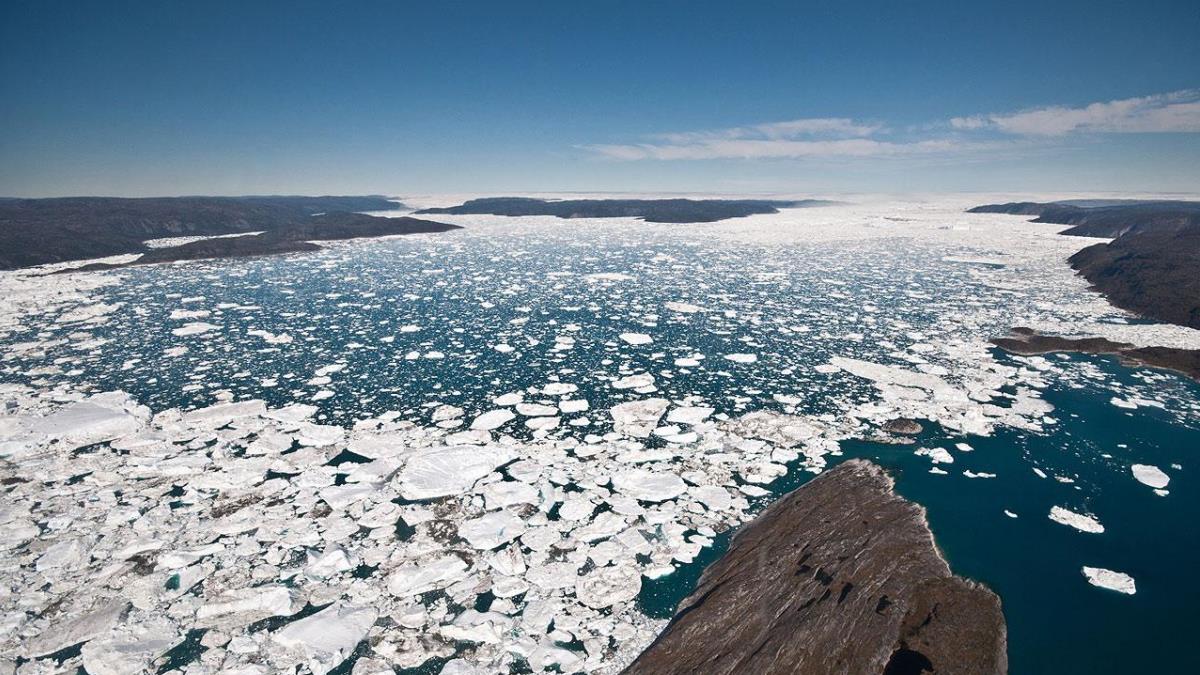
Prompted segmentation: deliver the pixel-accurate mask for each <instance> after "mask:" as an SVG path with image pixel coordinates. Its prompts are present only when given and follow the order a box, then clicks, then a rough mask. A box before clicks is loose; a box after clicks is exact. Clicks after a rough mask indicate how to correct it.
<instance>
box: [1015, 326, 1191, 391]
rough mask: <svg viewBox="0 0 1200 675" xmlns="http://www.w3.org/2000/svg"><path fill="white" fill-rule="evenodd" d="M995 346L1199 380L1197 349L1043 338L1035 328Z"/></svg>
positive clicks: (1018, 330) (1025, 353) (1021, 330)
mask: <svg viewBox="0 0 1200 675" xmlns="http://www.w3.org/2000/svg"><path fill="white" fill-rule="evenodd" d="M992 344H994V345H996V346H997V347H999V348H1001V349H1003V350H1004V351H1006V352H1011V353H1013V354H1020V355H1022V356H1034V355H1037V354H1049V353H1051V352H1080V353H1083V354H1111V355H1113V356H1118V357H1120V358H1121V359H1122V360H1123V361H1126V362H1129V363H1133V364H1137V365H1144V366H1151V367H1153V368H1165V369H1167V370H1174V371H1177V372H1180V373H1183V374H1184V375H1187V376H1188V377H1190V378H1192V379H1194V380H1198V381H1200V351H1196V350H1194V349H1172V348H1170V347H1137V346H1135V345H1131V344H1129V343H1126V342H1113V341H1112V340H1109V339H1106V338H1070V337H1059V336H1056V335H1042V334H1041V333H1038V332H1037V331H1035V330H1033V329H1032V328H1024V327H1017V328H1013V329H1012V333H1011V334H1010V335H1008V336H1007V337H1002V338H995V339H993V340H992Z"/></svg>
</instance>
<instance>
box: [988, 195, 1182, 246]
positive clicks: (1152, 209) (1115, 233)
mask: <svg viewBox="0 0 1200 675" xmlns="http://www.w3.org/2000/svg"><path fill="white" fill-rule="evenodd" d="M968 213H1011V214H1014V215H1018V216H1037V218H1034V219H1033V222H1035V223H1055V224H1058V225H1071V226H1072V227H1070V228H1068V229H1066V230H1063V234H1070V235H1075V236H1079V237H1106V238H1112V237H1119V236H1121V235H1123V234H1125V233H1126V232H1131V231H1134V230H1150V229H1173V228H1178V227H1184V226H1193V227H1194V226H1200V202H1185V201H1140V200H1117V201H1067V202H1046V203H1041V202H1012V203H1009V204H985V205H983V206H976V207H975V208H973V209H969V210H968Z"/></svg>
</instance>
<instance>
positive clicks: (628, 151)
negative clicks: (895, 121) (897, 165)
mask: <svg viewBox="0 0 1200 675" xmlns="http://www.w3.org/2000/svg"><path fill="white" fill-rule="evenodd" d="M974 145H975V144H970V143H966V142H963V141H959V140H955V139H933V140H925V141H914V142H907V143H900V142H893V141H883V140H877V139H873V138H843V139H836V140H811V141H806V140H789V139H706V140H697V141H688V142H683V143H637V144H629V145H586V146H583V147H584V149H586V150H591V151H592V152H595V153H597V154H599V155H602V156H604V157H608V158H610V159H620V160H638V159H659V160H686V159H756V158H776V159H779V158H802V157H884V156H890V157H895V156H900V155H919V154H936V153H946V152H953V151H964V150H968V149H971V147H973V146H974Z"/></svg>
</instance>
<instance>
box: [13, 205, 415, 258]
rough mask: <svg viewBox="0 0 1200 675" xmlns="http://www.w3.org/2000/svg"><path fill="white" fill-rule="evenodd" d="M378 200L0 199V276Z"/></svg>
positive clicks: (346, 209)
mask: <svg viewBox="0 0 1200 675" xmlns="http://www.w3.org/2000/svg"><path fill="white" fill-rule="evenodd" d="M402 206H403V205H402V204H400V203H399V202H394V201H391V200H388V199H385V198H383V197H373V196H372V197H287V196H276V197H150V198H144V199H125V198H119V197H62V198H54V199H0V269H15V268H18V267H26V266H29V265H41V264H44V263H52V262H63V261H67V260H82V259H86V258H100V257H104V256H110V255H118V254H122V253H139V252H142V251H145V250H146V247H145V246H144V245H143V244H142V242H143V241H144V240H146V239H157V238H161V237H179V236H212V235H220V234H234V233H237V232H255V231H259V230H274V229H276V228H279V227H283V226H285V225H292V224H297V223H301V222H303V221H304V220H306V219H308V218H311V217H312V216H314V215H316V214H320V213H331V214H332V212H351V211H386V210H391V209H397V208H401V207H402Z"/></svg>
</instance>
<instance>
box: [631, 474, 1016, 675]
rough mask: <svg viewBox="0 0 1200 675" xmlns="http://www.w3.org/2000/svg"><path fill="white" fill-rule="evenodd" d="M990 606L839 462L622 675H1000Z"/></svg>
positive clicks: (897, 501)
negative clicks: (793, 674) (846, 674)
mask: <svg viewBox="0 0 1200 675" xmlns="http://www.w3.org/2000/svg"><path fill="white" fill-rule="evenodd" d="M1006 635H1007V632H1006V628H1005V621H1004V615H1003V612H1002V610H1001V606H1000V599H999V598H998V597H997V596H996V595H995V594H994V593H992V592H991V591H990V590H988V589H987V588H986V587H985V586H983V585H981V584H978V583H976V582H973V581H969V580H967V579H963V578H961V577H957V576H954V575H953V573H952V572H951V571H950V568H949V566H948V565H947V563H946V561H945V559H943V557H942V555H941V553H940V552H939V551H938V549H937V546H936V544H935V543H934V540H933V535H932V533H931V532H930V530H929V526H928V524H927V523H926V520H925V511H924V509H923V508H922V507H920V506H918V505H916V504H913V503H911V502H908V501H906V500H904V499H903V498H901V497H899V496H897V495H896V494H895V492H894V491H893V482H892V479H891V478H890V477H889V476H888V475H887V474H886V473H885V472H884V470H883V469H881V468H880V467H878V466H876V465H874V464H872V463H870V462H867V461H863V460H850V461H847V462H844V463H842V464H841V465H839V466H838V467H836V468H834V469H832V470H830V471H828V472H826V473H824V474H822V475H821V476H818V477H817V478H814V479H813V480H812V481H811V482H810V483H808V484H807V485H805V486H804V487H801V488H799V489H797V490H795V491H793V492H792V493H790V494H788V495H786V496H785V497H783V498H782V499H780V500H779V501H777V502H775V503H774V504H772V505H771V506H770V507H768V508H767V509H766V510H765V511H763V512H762V514H761V515H759V516H758V517H757V518H755V519H754V520H753V521H751V522H750V523H748V524H747V525H745V526H743V528H742V529H741V530H740V531H739V532H738V533H737V534H736V535H735V536H734V539H733V541H732V543H731V544H730V547H729V550H728V552H726V553H725V555H724V556H723V557H722V558H721V559H720V560H718V561H717V562H716V563H714V564H713V565H711V566H710V567H709V568H708V569H706V570H705V571H704V573H703V575H702V576H701V578H700V581H699V583H698V585H697V587H696V590H695V591H694V592H693V593H692V594H691V595H690V596H689V597H687V598H686V599H684V601H683V602H682V603H680V605H679V609H678V611H677V612H676V614H675V617H674V619H672V621H671V623H670V625H669V626H668V627H667V628H666V630H665V631H664V632H663V633H662V634H661V635H660V636H659V638H658V639H657V640H656V641H655V642H654V643H653V644H652V645H651V646H650V647H649V648H648V649H647V650H646V651H645V652H643V653H642V654H641V656H639V657H638V658H637V660H636V661H634V662H633V664H632V665H630V666H629V668H628V669H627V670H626V671H625V673H626V674H627V675H668V674H670V675H674V674H677V673H678V674H682V673H707V674H733V673H759V674H763V675H767V674H773V673H778V674H781V675H782V674H784V673H786V674H789V675H790V674H792V673H806V674H808V675H820V674H822V673H884V675H903V674H913V675H917V674H919V673H922V672H933V673H963V674H976V673H979V674H983V673H1004V672H1006V671H1007V668H1008V659H1007V652H1006V645H1007V637H1006Z"/></svg>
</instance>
